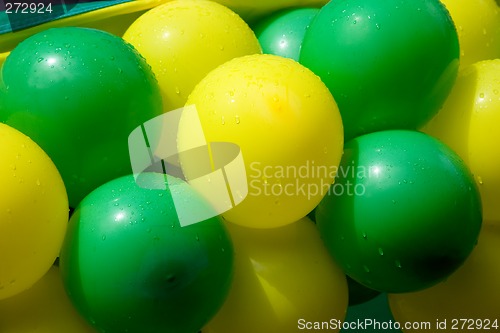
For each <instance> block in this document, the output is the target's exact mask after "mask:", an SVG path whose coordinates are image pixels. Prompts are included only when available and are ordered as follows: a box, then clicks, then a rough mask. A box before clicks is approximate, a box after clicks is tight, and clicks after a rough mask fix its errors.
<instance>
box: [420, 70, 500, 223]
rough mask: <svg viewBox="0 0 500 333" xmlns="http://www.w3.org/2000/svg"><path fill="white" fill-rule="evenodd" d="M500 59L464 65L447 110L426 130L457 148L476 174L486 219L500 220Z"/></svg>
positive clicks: (443, 110) (491, 220) (447, 103)
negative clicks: (499, 171)
mask: <svg viewBox="0 0 500 333" xmlns="http://www.w3.org/2000/svg"><path fill="white" fill-rule="evenodd" d="M499 75H500V60H491V61H483V62H479V63H476V64H474V65H471V66H469V67H467V68H464V69H463V70H462V71H461V72H460V75H459V77H458V79H457V83H456V85H455V87H454V88H453V91H452V93H451V95H450V97H449V98H448V100H447V101H446V103H445V105H444V106H443V109H442V110H441V111H440V112H439V113H438V114H437V116H436V117H435V118H434V119H432V120H431V121H430V122H429V124H428V125H427V126H425V127H424V128H423V131H425V132H426V133H428V134H430V135H433V136H435V137H437V138H438V139H440V140H441V141H443V142H444V143H446V144H448V145H449V146H450V147H451V148H452V149H453V150H455V151H456V152H457V153H458V154H459V155H460V157H462V158H463V159H464V161H465V163H466V164H467V165H468V166H469V168H470V169H471V171H472V173H473V174H474V177H475V180H476V183H477V184H478V187H479V191H480V193H481V198H482V202H483V211H484V218H485V220H486V221H489V222H490V223H496V224H498V223H499V222H500V207H499V205H498V198H499V196H500V175H499V174H498V170H499V169H500V148H499V147H498V144H497V143H498V142H499V141H500V132H499V131H498V126H500V92H499V91H500V81H499V80H498V77H499Z"/></svg>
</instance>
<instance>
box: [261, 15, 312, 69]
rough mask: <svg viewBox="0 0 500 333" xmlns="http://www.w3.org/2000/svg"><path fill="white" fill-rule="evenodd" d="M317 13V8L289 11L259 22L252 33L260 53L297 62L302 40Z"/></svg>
mask: <svg viewBox="0 0 500 333" xmlns="http://www.w3.org/2000/svg"><path fill="white" fill-rule="evenodd" d="M318 12H319V9H317V8H296V9H289V10H285V11H280V12H278V13H276V14H274V15H271V16H270V17H268V18H266V19H264V20H262V21H261V22H259V23H258V24H257V25H256V26H255V28H254V31H255V34H256V35H257V38H258V39H259V42H260V45H261V46H262V51H263V52H264V53H267V54H274V55H279V56H282V57H286V58H290V59H293V60H295V61H299V55H300V47H301V45H302V40H303V39H304V35H305V34H306V30H307V28H308V27H309V24H310V23H311V21H312V20H313V18H314V17H315V16H316V14H318Z"/></svg>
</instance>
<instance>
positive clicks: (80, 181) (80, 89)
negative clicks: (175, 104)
mask: <svg viewBox="0 0 500 333" xmlns="http://www.w3.org/2000/svg"><path fill="white" fill-rule="evenodd" d="M2 79H3V81H4V84H5V87H6V88H5V90H6V91H5V94H4V97H3V99H4V100H3V102H0V121H1V122H4V123H6V124H7V125H10V126H12V127H14V128H16V129H18V130H20V131H21V132H23V133H25V134H26V135H28V136H30V137H31V138H32V139H33V140H34V141H35V142H37V143H38V144H39V145H40V146H41V147H42V148H43V149H44V150H45V152H46V153H47V154H48V155H49V156H50V157H51V158H52V160H53V161H54V163H55V165H56V166H57V168H58V169H59V172H60V173H61V175H62V178H63V180H64V183H65V185H66V188H67V191H68V196H69V201H70V205H71V206H72V207H76V205H77V204H78V202H80V200H81V199H83V197H84V196H85V195H87V194H88V193H90V192H91V191H92V190H93V189H95V188H96V187H98V186H99V185H101V184H103V183H105V182H106V181H109V180H111V179H114V178H117V177H119V176H123V175H126V174H130V173H132V170H131V167H130V159H129V155H128V146H127V142H128V141H127V139H128V135H129V134H130V133H131V132H132V130H134V129H135V128H136V127H137V126H139V125H141V124H142V123H144V122H145V121H147V120H149V119H151V118H153V117H155V116H157V115H160V114H161V113H162V112H163V110H162V102H161V95H160V91H159V88H158V84H157V82H156V79H155V77H154V75H153V73H152V72H151V69H150V67H149V65H148V64H147V63H146V61H145V60H144V59H143V58H142V57H141V56H140V55H139V53H137V51H135V49H134V48H133V47H132V46H131V45H129V44H127V43H126V42H125V41H123V39H121V38H120V37H117V36H114V35H111V34H109V33H107V32H103V31H99V30H94V29H87V28H56V29H50V30H46V31H43V32H40V33H38V34H36V35H34V36H32V37H30V38H28V39H26V40H25V41H23V42H22V43H20V44H19V45H18V46H17V47H16V48H15V49H14V50H13V51H12V53H11V54H10V55H9V56H8V58H7V60H6V61H5V63H4V65H3V70H2Z"/></svg>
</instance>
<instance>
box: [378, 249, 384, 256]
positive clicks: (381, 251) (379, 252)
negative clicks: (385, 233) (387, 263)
mask: <svg viewBox="0 0 500 333" xmlns="http://www.w3.org/2000/svg"><path fill="white" fill-rule="evenodd" d="M378 254H380V255H381V256H383V255H384V249H383V248H381V247H379V248H378Z"/></svg>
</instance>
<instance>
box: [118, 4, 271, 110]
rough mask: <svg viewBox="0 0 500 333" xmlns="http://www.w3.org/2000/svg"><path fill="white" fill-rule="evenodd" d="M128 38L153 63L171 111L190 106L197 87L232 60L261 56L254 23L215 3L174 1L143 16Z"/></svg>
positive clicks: (126, 35)
mask: <svg viewBox="0 0 500 333" xmlns="http://www.w3.org/2000/svg"><path fill="white" fill-rule="evenodd" d="M123 38H124V39H125V40H126V41H128V42H129V43H131V44H132V45H133V46H134V47H135V48H136V49H137V50H138V51H139V52H140V53H141V54H142V55H143V56H144V58H146V60H147V62H148V63H149V65H151V67H152V69H153V72H154V73H155V75H156V78H157V79H158V83H159V84H160V88H161V91H162V94H163V100H164V107H165V111H170V110H173V109H177V108H179V107H182V106H184V104H185V102H186V99H187V97H188V95H189V94H190V93H191V91H192V90H193V88H194V86H195V85H196V84H197V83H198V82H199V81H200V80H201V79H202V78H203V77H204V76H205V75H207V74H208V72H210V71H211V70H212V69H214V68H216V67H218V66H219V65H221V64H223V63H225V62H226V61H228V60H230V59H233V58H236V57H240V56H244V55H248V54H254V53H261V52H262V50H261V48H260V44H259V42H258V40H257V37H255V34H254V33H253V31H252V30H251V29H250V28H249V27H248V25H247V24H246V23H245V22H244V21H243V20H242V19H241V18H240V17H239V16H238V15H236V14H235V13H234V12H232V11H231V10H230V9H228V8H226V7H224V6H222V5H220V4H218V3H215V2H212V1H198V0H174V1H171V2H168V3H166V4H163V5H160V6H158V7H156V8H154V9H152V10H150V11H148V12H146V13H145V14H143V15H142V16H141V17H139V18H138V19H137V20H136V21H135V22H134V23H132V25H131V26H130V27H129V28H128V29H127V31H126V32H125V34H124V35H123Z"/></svg>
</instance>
